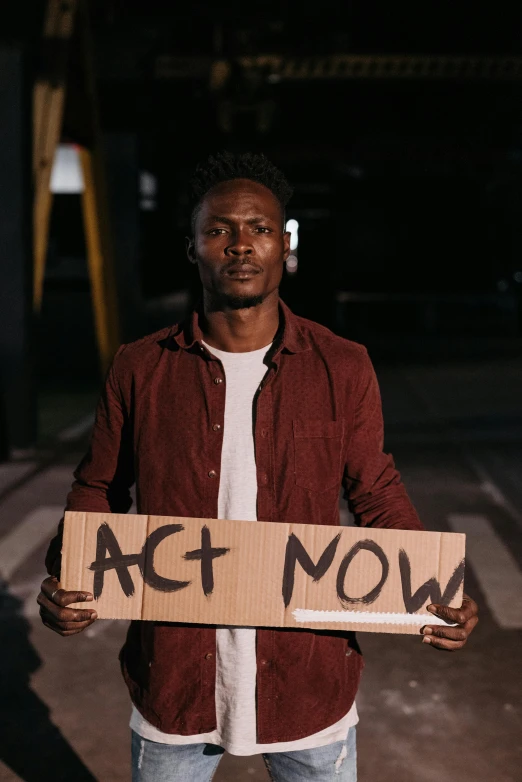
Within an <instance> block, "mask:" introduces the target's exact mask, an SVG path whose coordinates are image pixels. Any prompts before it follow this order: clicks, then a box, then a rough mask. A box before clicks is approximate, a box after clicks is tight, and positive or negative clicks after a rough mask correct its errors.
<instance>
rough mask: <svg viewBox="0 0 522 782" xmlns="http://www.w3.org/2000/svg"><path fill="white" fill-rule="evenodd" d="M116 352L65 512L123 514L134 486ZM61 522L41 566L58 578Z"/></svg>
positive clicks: (127, 420) (129, 431)
mask: <svg viewBox="0 0 522 782" xmlns="http://www.w3.org/2000/svg"><path fill="white" fill-rule="evenodd" d="M122 350H123V347H122V348H120V349H119V351H118V353H117V354H116V356H115V359H114V361H113V363H112V366H111V368H110V369H109V372H108V374H107V378H106V381H105V386H104V388H103V390H102V393H101V396H100V399H99V402H98V405H97V408H96V416H95V421H94V426H93V430H92V434H91V440H90V444H89V448H88V450H87V453H86V454H85V456H84V457H83V459H82V461H81V462H80V464H79V466H78V467H77V469H76V470H75V472H74V478H75V480H74V483H73V485H72V489H71V491H70V493H69V495H68V497H67V504H66V506H65V510H74V511H94V512H98V513H127V511H128V510H129V508H130V506H131V504H132V498H131V495H130V487H131V486H132V484H133V483H134V455H133V437H132V416H131V414H130V411H129V410H128V408H127V406H126V405H125V402H124V399H123V396H122V393H121V390H120V384H119V382H118V376H117V364H118V357H119V355H120V354H121V351H122ZM62 534H63V518H62V519H61V521H60V523H59V525H58V531H57V534H56V536H55V537H54V538H53V540H52V541H51V543H50V545H49V549H48V551H47V555H46V558H45V565H46V568H47V571H48V573H49V574H50V575H55V576H57V577H59V573H60V566H61V547H62Z"/></svg>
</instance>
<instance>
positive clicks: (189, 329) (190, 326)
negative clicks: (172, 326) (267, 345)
mask: <svg viewBox="0 0 522 782" xmlns="http://www.w3.org/2000/svg"><path fill="white" fill-rule="evenodd" d="M202 312H203V302H202V301H199V302H198V304H197V305H196V306H195V307H194V310H193V311H192V313H191V314H190V315H189V316H188V317H187V319H186V320H185V321H183V322H182V323H180V324H179V326H178V327H177V328H176V330H175V332H174V333H173V334H172V339H174V341H175V342H177V344H178V345H179V346H180V348H183V349H184V350H190V348H192V347H193V346H194V345H195V344H196V343H199V344H200V345H201V342H202V340H203V333H202V331H201V328H200V325H199V319H200V316H201V314H202ZM279 316H280V321H279V330H278V333H277V335H276V337H275V339H274V343H277V344H278V348H280V349H281V350H286V351H287V352H288V353H301V352H302V351H303V350H310V348H311V344H310V341H309V340H308V339H307V337H306V336H305V335H304V334H303V332H302V331H301V329H300V327H299V321H298V318H297V317H296V315H294V313H293V312H292V310H291V309H290V307H288V306H287V305H286V304H285V303H284V301H282V300H281V299H279Z"/></svg>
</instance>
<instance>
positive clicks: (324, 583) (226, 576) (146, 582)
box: [62, 513, 464, 632]
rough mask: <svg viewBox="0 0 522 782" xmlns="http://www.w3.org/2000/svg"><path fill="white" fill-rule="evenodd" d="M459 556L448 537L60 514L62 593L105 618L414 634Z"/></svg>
mask: <svg viewBox="0 0 522 782" xmlns="http://www.w3.org/2000/svg"><path fill="white" fill-rule="evenodd" d="M463 557H464V536H463V535H457V534H452V533H435V532H416V531H402V530H380V529H356V528H346V529H342V530H340V529H339V528H334V527H330V526H316V525H306V524H291V525H290V524H270V523H266V522H243V521H228V520H216V519H188V518H170V517H161V516H137V515H134V516H131V515H119V514H96V513H67V514H66V522H65V534H64V548H63V554H62V559H63V565H62V585H63V586H64V587H65V588H67V589H86V590H89V591H92V592H93V594H94V597H95V599H96V600H97V603H98V605H97V612H98V615H99V616H100V617H102V618H103V617H111V618H140V619H151V620H153V619H154V620H162V621H176V622H198V623H208V624H231V625H247V626H273V627H298V626H299V627H303V626H308V627H320V628H322V629H324V628H325V627H328V626H329V625H331V626H332V627H334V626H335V627H336V628H337V629H350V628H351V627H357V628H358V629H366V630H374V631H375V630H381V631H388V632H418V628H419V625H420V624H425V623H426V619H425V618H423V617H424V614H423V612H422V609H424V610H425V607H426V605H427V604H428V603H430V602H438V603H445V604H447V605H457V604H459V603H460V599H461V596H462V585H463V578H464V559H463ZM419 612H420V613H419ZM428 617H429V621H430V622H431V623H434V622H433V617H431V615H429V614H428Z"/></svg>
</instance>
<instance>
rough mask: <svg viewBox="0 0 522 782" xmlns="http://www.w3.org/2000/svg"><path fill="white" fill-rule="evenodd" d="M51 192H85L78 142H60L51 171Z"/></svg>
mask: <svg viewBox="0 0 522 782" xmlns="http://www.w3.org/2000/svg"><path fill="white" fill-rule="evenodd" d="M50 188H51V193H61V194H63V193H83V191H84V190H85V184H84V181H83V171H82V165H81V163H80V155H79V153H78V147H77V146H76V144H59V145H58V147H57V148H56V154H55V156H54V162H53V169H52V171H51V183H50Z"/></svg>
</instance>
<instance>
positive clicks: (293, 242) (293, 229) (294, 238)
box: [286, 220, 299, 250]
mask: <svg viewBox="0 0 522 782" xmlns="http://www.w3.org/2000/svg"><path fill="white" fill-rule="evenodd" d="M286 230H287V231H289V232H290V249H291V250H295V249H297V245H298V244H299V238H298V233H299V223H298V222H297V220H288V222H287V224H286Z"/></svg>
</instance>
